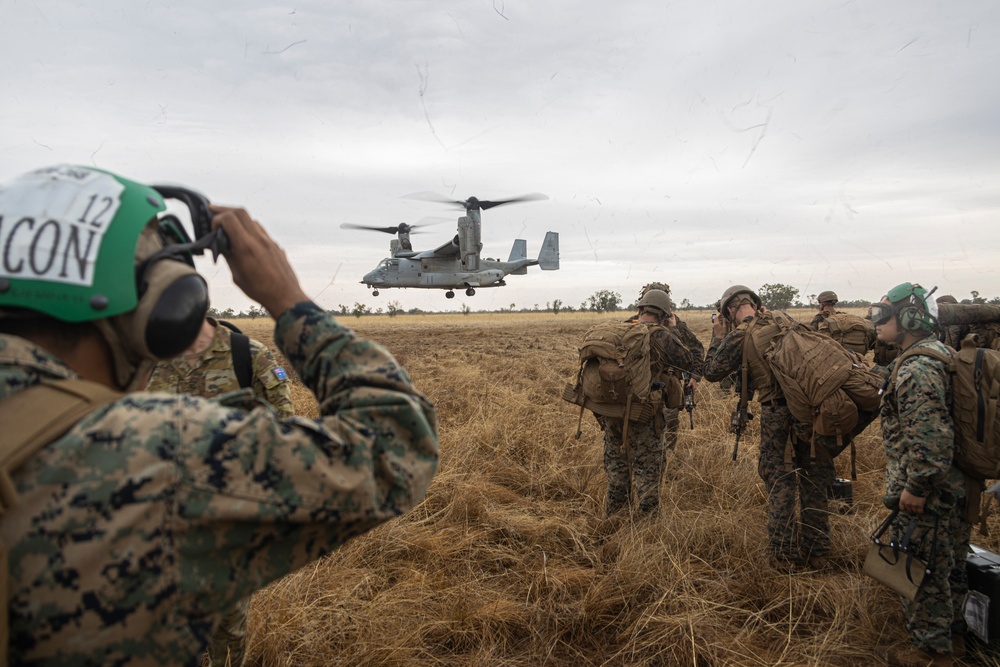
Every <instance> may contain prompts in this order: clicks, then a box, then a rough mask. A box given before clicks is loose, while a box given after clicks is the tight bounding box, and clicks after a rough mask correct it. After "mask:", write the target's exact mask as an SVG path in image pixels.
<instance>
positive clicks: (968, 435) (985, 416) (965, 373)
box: [890, 337, 1000, 482]
mask: <svg viewBox="0 0 1000 667" xmlns="http://www.w3.org/2000/svg"><path fill="white" fill-rule="evenodd" d="M917 355H924V356H928V357H932V358H934V359H937V360H938V361H940V362H942V363H943V364H945V366H947V368H948V372H949V373H950V374H951V377H952V399H951V401H952V403H951V416H952V419H953V420H954V421H955V464H956V465H957V466H958V467H959V468H960V469H961V470H962V472H964V473H965V474H966V475H968V476H969V477H971V478H973V479H975V480H977V481H979V482H983V481H984V480H987V479H1000V409H998V405H997V404H998V402H1000V351H997V350H991V349H988V348H984V347H976V342H975V340H974V339H973V338H972V337H966V338H965V340H964V341H963V342H962V349H961V350H959V351H958V352H957V353H956V352H953V351H951V350H950V349H948V351H947V352H944V353H942V352H939V351H938V350H935V349H933V348H929V347H923V346H921V347H910V348H908V349H906V350H904V351H903V352H902V354H900V355H899V359H898V360H897V362H896V367H895V368H894V369H893V371H892V377H891V378H890V385H895V383H896V376H897V375H898V373H899V367H900V366H901V365H902V364H903V362H904V361H905V360H906V359H909V358H910V357H914V356H917Z"/></svg>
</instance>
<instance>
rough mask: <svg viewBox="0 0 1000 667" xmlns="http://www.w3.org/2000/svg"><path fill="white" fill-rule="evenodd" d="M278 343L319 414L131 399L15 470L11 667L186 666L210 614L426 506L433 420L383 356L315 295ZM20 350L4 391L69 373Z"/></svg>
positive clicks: (187, 399)
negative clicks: (28, 368)
mask: <svg viewBox="0 0 1000 667" xmlns="http://www.w3.org/2000/svg"><path fill="white" fill-rule="evenodd" d="M15 340H16V339H15ZM275 341H276V342H277V344H278V346H279V347H280V348H281V350H282V351H283V353H284V354H285V356H286V357H287V358H288V360H289V362H290V363H291V364H293V365H294V367H295V370H296V371H297V372H298V374H299V377H300V378H301V379H302V381H303V382H304V383H305V384H306V385H307V386H308V387H310V388H311V389H312V390H313V391H314V392H315V394H316V397H317V398H318V399H319V406H320V414H321V415H322V416H321V417H320V418H319V419H316V420H309V419H304V418H301V417H292V418H291V419H288V420H284V421H282V420H279V419H278V418H277V416H276V415H275V414H274V413H273V412H272V411H270V410H265V409H263V408H260V409H255V410H253V411H251V412H245V411H242V410H238V409H231V408H227V407H224V406H222V405H221V404H219V403H217V402H215V401H210V400H205V399H200V398H194V397H191V396H173V395H167V394H159V393H157V394H152V393H143V392H140V393H134V394H128V395H126V396H124V397H123V398H122V399H120V400H118V401H116V402H114V403H111V404H110V405H108V406H105V407H103V408H100V409H98V410H96V411H94V412H92V413H91V414H89V415H88V416H87V417H85V418H84V419H83V420H82V421H81V422H79V423H78V424H77V425H76V426H74V427H73V428H72V429H71V430H70V431H69V432H68V433H67V434H66V435H64V436H63V437H61V438H59V439H58V440H56V441H55V442H54V443H52V444H51V445H49V446H48V447H46V448H44V449H42V450H41V451H40V452H39V453H38V454H37V455H36V456H34V457H33V458H32V459H30V460H29V461H28V462H27V463H26V464H25V465H23V466H22V467H21V468H20V469H19V470H18V471H17V472H16V474H15V475H14V482H15V484H16V488H17V491H18V495H19V499H20V503H19V504H18V506H16V507H14V508H12V509H11V510H10V511H9V512H8V513H7V514H6V515H5V516H4V520H3V522H2V523H0V528H2V537H3V540H4V541H5V543H6V544H7V546H8V549H9V557H10V606H9V609H10V613H11V618H10V629H11V643H10V648H11V653H10V656H11V664H29V663H32V664H33V663H34V662H39V663H41V662H44V663H45V664H56V663H58V664H66V665H85V664H86V665H91V664H92V665H98V664H100V665H110V664H129V665H132V664H135V665H139V664H141V665H161V664H162V665H179V664H184V665H197V664H200V653H201V652H202V651H204V649H205V648H206V646H207V641H208V637H209V635H210V633H211V631H212V629H213V625H214V623H215V622H217V621H218V619H219V615H220V613H221V612H223V611H226V610H228V609H230V608H231V607H232V606H233V605H235V604H236V603H237V601H239V600H240V599H242V598H245V597H246V596H248V595H249V594H251V593H252V592H254V591H256V590H258V589H260V588H261V587H263V586H265V585H267V584H268V583H269V582H271V581H274V580H275V579H278V578H279V577H282V576H284V575H286V574H288V573H289V572H292V571H294V570H296V569H298V568H300V567H302V566H303V565H305V564H307V563H309V562H312V561H315V560H316V559H318V558H320V557H321V556H323V555H325V554H327V553H329V552H330V551H332V550H333V549H335V548H337V547H338V546H339V545H341V544H343V543H344V542H345V541H346V540H348V539H350V538H351V537H354V536H356V535H359V534H361V533H363V532H365V531H366V530H368V529H370V528H372V527H373V526H375V525H377V524H379V523H381V522H383V521H386V520H387V519H391V518H393V517H396V516H399V515H400V514H402V513H404V512H406V511H407V510H409V509H410V508H412V507H413V506H415V505H416V504H417V503H419V502H420V501H421V500H422V499H423V497H424V494H425V493H426V491H427V488H428V486H429V485H430V482H431V478H432V477H433V475H434V472H435V470H436V468H437V462H438V440H437V420H436V415H435V411H434V408H433V406H432V405H431V404H430V403H429V402H428V401H427V400H426V399H424V398H423V397H422V396H420V394H418V393H417V392H416V390H415V389H414V387H413V385H412V384H411V383H410V380H409V377H408V376H407V374H406V372H405V371H404V370H403V369H402V368H400V366H399V365H398V364H397V363H396V362H395V360H394V359H393V358H392V356H391V355H390V354H389V353H388V352H387V351H386V350H385V349H383V348H382V347H380V346H378V345H376V344H375V343H373V342H371V341H368V340H364V339H362V338H359V337H357V336H356V335H355V334H354V333H353V332H352V331H351V330H350V329H348V328H346V327H344V326H341V325H340V324H338V323H337V322H336V321H335V320H334V319H333V317H332V316H329V315H327V314H325V313H324V312H323V311H322V310H320V309H319V308H318V307H317V306H315V305H314V304H311V303H302V304H298V305H297V306H295V307H293V308H291V309H289V310H288V311H287V312H285V313H284V314H283V315H282V316H281V317H280V318H279V320H278V323H277V326H276V330H275ZM0 352H3V351H2V350H0ZM10 354H13V353H12V352H11V353H10ZM32 354H33V355H34V356H33V357H31V356H29V355H32ZM22 358H23V359H28V360H29V363H32V364H34V366H33V368H39V369H41V370H39V371H34V370H33V371H32V373H34V375H32V374H30V373H27V372H25V371H24V370H23V369H24V368H25V366H23V365H21V366H19V365H17V364H16V363H14V364H10V365H8V366H5V367H3V366H0V370H2V371H3V372H4V373H6V375H7V376H9V377H8V380H7V384H6V385H5V386H6V387H7V388H8V390H9V389H10V388H12V387H14V386H15V385H13V384H11V382H20V383H21V385H22V386H23V385H30V384H32V383H35V382H37V381H38V380H39V379H40V378H42V377H55V378H58V377H60V376H72V373H71V371H69V369H67V368H66V367H65V366H62V365H61V364H59V363H58V360H54V358H53V357H48V356H44V355H40V354H38V353H36V352H31V351H30V350H29V351H27V352H24V353H22ZM2 395H3V392H0V396H2Z"/></svg>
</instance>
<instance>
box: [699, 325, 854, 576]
mask: <svg viewBox="0 0 1000 667" xmlns="http://www.w3.org/2000/svg"><path fill="white" fill-rule="evenodd" d="M753 319H754V318H748V319H747V321H745V322H743V323H742V324H740V326H738V327H737V328H736V329H735V330H733V331H732V332H730V333H729V334H727V335H726V337H725V338H723V339H719V338H715V337H714V336H713V338H712V342H711V343H710V345H709V348H708V353H707V354H706V356H705V364H704V366H703V368H702V371H703V372H704V374H705V379H707V380H709V381H711V382H718V381H719V380H722V379H723V378H725V377H727V376H729V375H731V374H733V373H736V372H738V371H739V370H740V368H741V366H742V364H743V347H744V339H745V337H746V335H747V330H748V327H749V325H750V323H751V322H752V321H753ZM748 382H751V383H752V379H750V380H748ZM754 389H755V388H754V387H753V386H750V387H747V395H748V396H750V395H752V392H753V391H754ZM768 395H769V397H770V398H768V399H766V400H765V401H764V402H763V403H762V405H761V419H760V457H759V458H758V461H757V474H758V475H759V476H760V478H761V479H762V480H763V482H764V487H765V489H766V490H767V504H768V517H767V533H768V543H769V549H770V554H771V556H772V558H773V559H774V560H775V561H777V562H779V563H789V564H790V563H797V562H800V561H801V560H802V559H809V558H821V557H825V556H826V555H827V554H829V552H830V522H829V512H828V510H827V505H828V499H827V489H828V488H829V487H830V486H831V485H832V484H833V479H834V476H835V472H834V465H833V459H832V458H831V457H829V456H827V455H826V452H825V448H824V447H822V446H821V445H822V442H823V441H822V440H820V439H817V444H816V447H815V450H816V456H815V458H813V456H812V452H811V449H812V447H811V446H810V444H809V442H808V441H806V440H803V439H802V438H799V437H797V435H796V431H797V430H799V429H800V428H801V426H798V428H793V427H795V426H797V423H796V422H794V420H793V419H792V415H791V412H790V411H789V410H788V406H787V405H786V403H785V399H784V397H783V395H782V394H781V389H780V387H778V385H777V382H775V383H773V384H772V385H771V386H770V387H769V388H768ZM796 492H797V493H798V500H799V505H800V507H801V513H800V516H799V523H801V529H800V528H799V527H798V526H797V525H796V520H795V515H796V503H795V498H796Z"/></svg>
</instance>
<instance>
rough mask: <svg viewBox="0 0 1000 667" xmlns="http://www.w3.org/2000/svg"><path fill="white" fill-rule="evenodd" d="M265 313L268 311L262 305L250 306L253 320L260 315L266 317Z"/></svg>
mask: <svg viewBox="0 0 1000 667" xmlns="http://www.w3.org/2000/svg"><path fill="white" fill-rule="evenodd" d="M265 314H266V313H265V312H264V309H263V308H262V307H260V306H258V305H256V304H254V305H252V306H250V312H249V315H250V319H251V320H255V319H257V318H258V317H264V315H265Z"/></svg>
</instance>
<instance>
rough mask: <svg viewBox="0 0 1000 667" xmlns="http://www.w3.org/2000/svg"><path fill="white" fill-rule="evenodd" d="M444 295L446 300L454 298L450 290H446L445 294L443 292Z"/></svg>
mask: <svg viewBox="0 0 1000 667" xmlns="http://www.w3.org/2000/svg"><path fill="white" fill-rule="evenodd" d="M444 295H445V298H448V299H454V298H455V293H454V292H452V291H451V290H448V291H447V292H445V293H444Z"/></svg>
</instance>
